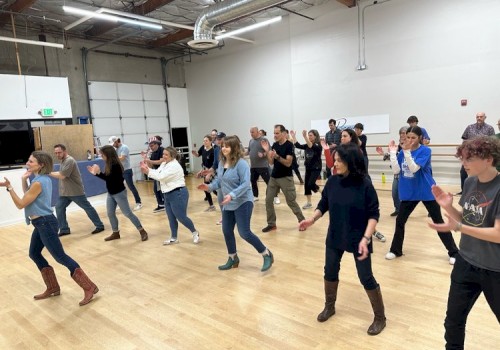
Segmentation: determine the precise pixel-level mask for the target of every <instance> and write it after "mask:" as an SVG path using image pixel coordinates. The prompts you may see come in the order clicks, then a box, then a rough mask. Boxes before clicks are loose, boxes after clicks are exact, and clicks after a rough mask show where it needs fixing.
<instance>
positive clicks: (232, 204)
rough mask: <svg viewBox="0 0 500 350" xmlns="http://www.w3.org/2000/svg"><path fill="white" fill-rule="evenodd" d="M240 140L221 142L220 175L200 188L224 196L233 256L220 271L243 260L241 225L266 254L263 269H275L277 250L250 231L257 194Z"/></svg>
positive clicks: (224, 224)
mask: <svg viewBox="0 0 500 350" xmlns="http://www.w3.org/2000/svg"><path fill="white" fill-rule="evenodd" d="M240 144H241V143H240V140H239V138H238V137H236V136H227V137H226V138H224V140H223V141H222V144H221V153H220V162H219V168H218V169H217V176H216V178H215V179H214V180H213V181H212V183H211V184H201V185H199V186H198V189H200V190H203V191H213V190H220V191H222V192H219V198H222V201H221V203H220V204H221V206H222V232H223V233H224V240H225V242H226V247H227V252H228V255H229V258H228V259H227V262H226V263H225V264H224V265H221V266H219V270H229V269H231V268H236V267H238V265H239V263H240V259H239V257H238V254H237V251H236V239H235V236H234V227H235V226H236V225H237V226H238V232H239V233H240V236H241V238H243V239H244V240H245V241H247V242H248V243H250V244H251V245H252V246H253V247H254V248H255V250H257V252H259V253H260V254H262V257H263V258H264V264H263V265H262V269H261V271H267V270H269V269H270V268H271V266H272V264H273V262H274V257H273V253H271V251H270V250H269V249H267V248H266V246H265V245H264V244H262V242H261V240H260V239H259V237H257V236H256V235H255V234H254V233H253V232H252V231H251V230H250V219H251V217H252V211H253V193H252V187H251V186H250V166H249V165H248V163H247V161H246V160H245V159H244V158H243V150H242V149H241V146H240Z"/></svg>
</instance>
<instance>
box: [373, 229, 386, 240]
mask: <svg viewBox="0 0 500 350" xmlns="http://www.w3.org/2000/svg"><path fill="white" fill-rule="evenodd" d="M373 235H374V236H375V238H376V239H378V240H379V241H380V242H385V236H384V235H383V234H382V233H380V232H378V231H375V233H374V234H373Z"/></svg>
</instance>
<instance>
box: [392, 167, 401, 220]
mask: <svg viewBox="0 0 500 350" xmlns="http://www.w3.org/2000/svg"><path fill="white" fill-rule="evenodd" d="M392 202H393V203H394V209H396V211H399V206H400V205H401V201H400V200H399V174H397V175H394V180H393V181H392Z"/></svg>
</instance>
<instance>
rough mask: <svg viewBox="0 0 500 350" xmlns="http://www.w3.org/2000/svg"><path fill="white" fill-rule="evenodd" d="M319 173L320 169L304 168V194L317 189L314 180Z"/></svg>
mask: <svg viewBox="0 0 500 350" xmlns="http://www.w3.org/2000/svg"><path fill="white" fill-rule="evenodd" d="M320 175H321V169H318V170H310V169H307V168H306V178H305V182H304V194H305V195H306V196H308V195H310V194H312V192H314V193H316V192H318V191H319V186H318V185H316V180H318V177H319V176H320Z"/></svg>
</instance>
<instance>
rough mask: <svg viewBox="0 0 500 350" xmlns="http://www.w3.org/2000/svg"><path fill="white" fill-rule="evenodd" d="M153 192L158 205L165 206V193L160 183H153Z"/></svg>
mask: <svg viewBox="0 0 500 350" xmlns="http://www.w3.org/2000/svg"><path fill="white" fill-rule="evenodd" d="M153 192H154V194H155V197H156V203H158V206H163V205H165V202H164V199H163V193H162V192H161V189H160V183H159V182H158V181H154V183H153Z"/></svg>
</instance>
